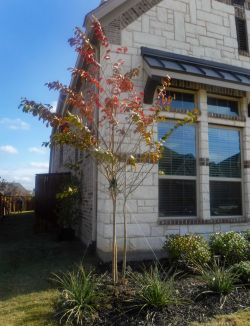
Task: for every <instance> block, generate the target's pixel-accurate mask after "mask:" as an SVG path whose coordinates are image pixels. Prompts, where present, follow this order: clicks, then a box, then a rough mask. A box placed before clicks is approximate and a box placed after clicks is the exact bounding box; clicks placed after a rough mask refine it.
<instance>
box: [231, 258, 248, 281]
mask: <svg viewBox="0 0 250 326" xmlns="http://www.w3.org/2000/svg"><path fill="white" fill-rule="evenodd" d="M232 270H233V271H235V272H236V273H238V275H239V278H240V280H241V282H242V283H243V284H250V261H249V260H248V261H242V262H240V263H239V264H235V265H234V266H233V267H232Z"/></svg>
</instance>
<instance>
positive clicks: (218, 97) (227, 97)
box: [207, 93, 242, 124]
mask: <svg viewBox="0 0 250 326" xmlns="http://www.w3.org/2000/svg"><path fill="white" fill-rule="evenodd" d="M209 97H212V98H216V99H219V100H228V101H232V102H237V106H238V115H237V116H236V117H242V108H241V105H240V98H237V97H231V96H223V95H218V94H213V93H207V100H208V98H209ZM212 114H213V113H212V112H208V110H207V115H208V118H218V119H225V120H232V119H234V118H235V116H228V115H226V114H221V115H222V116H223V118H221V117H215V116H212ZM216 114H217V113H216ZM225 116H226V117H225ZM218 124H221V123H220V122H218Z"/></svg>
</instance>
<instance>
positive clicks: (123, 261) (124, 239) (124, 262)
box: [122, 198, 127, 278]
mask: <svg viewBox="0 0 250 326" xmlns="http://www.w3.org/2000/svg"><path fill="white" fill-rule="evenodd" d="M126 202H127V200H126V198H124V203H123V259H122V277H123V278H124V277H125V275H126V268H127V210H126Z"/></svg>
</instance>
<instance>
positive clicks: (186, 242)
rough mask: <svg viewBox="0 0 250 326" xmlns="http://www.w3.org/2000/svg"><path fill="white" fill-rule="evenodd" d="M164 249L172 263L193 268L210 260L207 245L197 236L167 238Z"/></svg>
mask: <svg viewBox="0 0 250 326" xmlns="http://www.w3.org/2000/svg"><path fill="white" fill-rule="evenodd" d="M164 249H165V250H166V251H167V253H168V256H169V258H170V260H172V262H174V263H176V264H181V265H184V266H185V267H194V266H196V265H204V264H206V263H208V262H209V261H210V259H211V253H210V249H209V245H208V243H207V242H206V240H205V239H204V238H202V237H201V236H198V235H194V234H191V235H187V234H186V235H174V236H170V237H168V238H167V240H166V242H165V245H164Z"/></svg>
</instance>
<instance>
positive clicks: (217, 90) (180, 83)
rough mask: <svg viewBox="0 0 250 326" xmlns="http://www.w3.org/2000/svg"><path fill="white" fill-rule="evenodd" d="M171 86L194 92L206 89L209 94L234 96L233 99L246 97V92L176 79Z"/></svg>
mask: <svg viewBox="0 0 250 326" xmlns="http://www.w3.org/2000/svg"><path fill="white" fill-rule="evenodd" d="M171 86H174V87H179V88H186V89H192V90H199V89H205V90H206V91H207V92H208V93H212V94H218V95H225V96H232V97H245V96H246V92H245V91H241V90H237V89H232V88H226V87H220V86H213V85H206V84H201V83H195V82H189V81H185V80H178V79H174V78H173V79H171Z"/></svg>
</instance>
